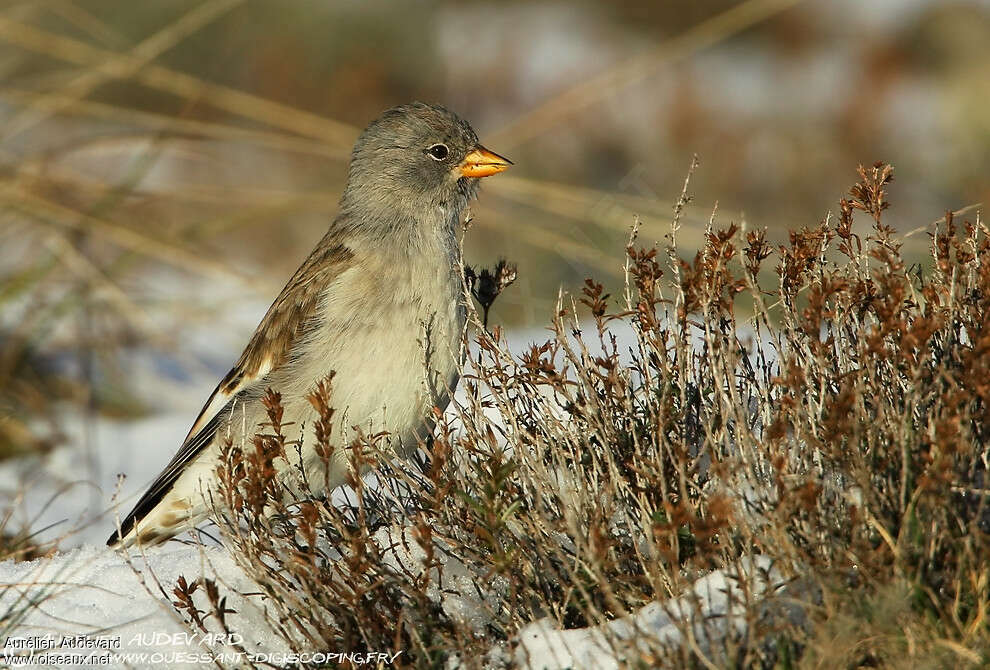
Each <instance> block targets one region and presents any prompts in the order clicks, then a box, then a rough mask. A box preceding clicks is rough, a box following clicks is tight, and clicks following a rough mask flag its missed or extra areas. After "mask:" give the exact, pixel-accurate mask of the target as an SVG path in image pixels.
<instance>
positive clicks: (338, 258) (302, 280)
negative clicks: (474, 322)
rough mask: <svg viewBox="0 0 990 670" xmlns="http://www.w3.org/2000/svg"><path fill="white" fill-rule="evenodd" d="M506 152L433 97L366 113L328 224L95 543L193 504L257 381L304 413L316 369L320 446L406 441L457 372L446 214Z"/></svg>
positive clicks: (240, 424) (340, 471)
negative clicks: (327, 434) (149, 478)
mask: <svg viewBox="0 0 990 670" xmlns="http://www.w3.org/2000/svg"><path fill="white" fill-rule="evenodd" d="M509 165H511V162H510V161H509V160H507V159H505V158H503V157H501V156H499V155H498V154H495V153H492V152H491V151H489V150H488V149H486V148H484V147H483V146H481V145H480V144H479V143H478V137H477V135H476V134H475V132H474V130H472V128H471V126H470V125H468V124H467V123H466V122H465V121H463V120H462V119H460V118H459V117H458V116H457V115H455V114H453V113H452V112H450V111H448V110H446V109H444V108H443V107H439V106H435V105H427V104H423V103H413V104H409V105H402V106H400V107H395V108H393V109H390V110H388V111H387V112H385V113H384V114H383V115H382V116H381V117H380V118H379V119H377V120H376V121H374V122H372V123H371V125H369V126H368V127H367V128H366V129H365V131H364V132H363V133H362V134H361V136H360V137H359V138H358V140H357V143H356V144H355V145H354V150H353V152H352V154H351V163H350V168H349V170H348V176H347V185H346V187H345V189H344V194H343V196H342V197H341V199H340V208H339V213H338V214H337V217H336V218H335V219H334V220H333V222H332V223H331V224H330V229H329V230H328V231H327V233H326V235H324V237H323V239H322V240H321V241H320V243H319V244H318V245H317V246H316V249H315V250H314V251H313V252H312V253H311V254H310V255H309V258H307V259H306V261H305V262H304V263H303V264H302V266H301V267H300V268H299V269H298V270H297V271H296V273H295V274H294V275H293V276H292V278H291V279H290V280H289V282H288V284H286V286H285V288H284V289H282V292H281V294H279V296H278V297H277V298H276V299H275V302H274V303H272V305H271V307H270V308H269V309H268V312H267V313H266V314H265V317H264V319H262V321H261V324H260V325H259V326H258V329H257V330H256V331H255V333H254V335H253V336H252V337H251V340H250V341H249V342H248V344H247V347H246V348H245V349H244V353H242V354H241V357H240V358H239V359H238V361H237V363H236V364H235V365H234V368H233V369H232V370H231V371H230V372H229V373H228V374H227V376H226V377H224V378H223V380H222V381H221V382H220V384H219V385H218V386H217V388H216V390H215V391H214V392H213V395H212V396H211V397H210V399H209V401H208V402H207V403H206V406H205V407H204V408H203V410H202V411H201V412H200V414H199V417H197V419H196V421H195V422H194V423H193V426H192V428H191V429H190V431H189V434H188V436H187V437H186V439H185V441H184V442H183V443H182V447H181V448H180V449H179V452H178V453H177V454H176V455H175V457H174V458H173V459H172V461H171V462H170V463H169V464H168V465H167V466H165V469H164V470H163V471H162V473H161V474H160V475H159V476H158V478H157V479H156V480H155V482H154V483H153V484H152V485H151V487H150V488H149V489H148V490H147V492H145V494H144V495H143V496H142V497H141V499H140V500H139V501H138V503H137V505H136V506H135V507H134V509H133V510H132V511H131V513H130V514H128V515H127V516H126V517H125V518H124V520H123V522H122V523H121V525H120V528H119V529H118V530H117V531H116V532H114V533H113V535H111V537H110V539H109V540H108V541H107V544H108V545H110V546H120V545H123V546H129V545H132V544H134V543H136V542H140V543H141V544H143V545H145V546H147V545H151V544H157V543H159V542H163V541H165V540H167V539H168V538H170V537H172V536H174V535H176V534H177V533H180V532H182V531H184V530H188V529H190V528H192V527H193V526H195V525H196V524H197V523H199V522H200V521H202V520H204V519H205V518H206V517H207V516H209V514H210V511H211V506H210V504H209V501H210V499H211V496H215V495H216V490H217V489H216V485H217V483H216V480H217V476H216V467H217V465H218V463H219V459H220V448H221V445H222V444H223V442H224V441H225V440H227V439H230V440H232V441H233V443H234V444H237V443H238V440H246V439H247V440H249V439H250V438H251V436H252V435H254V434H255V433H256V432H258V427H259V425H260V424H262V423H263V422H264V421H265V420H266V419H265V416H266V415H265V408H264V406H263V404H262V402H261V398H262V395H263V394H264V393H265V391H266V390H267V389H268V388H271V389H274V390H275V391H278V392H279V393H280V394H281V397H282V406H283V410H284V415H283V423H288V422H294V425H295V426H297V427H298V426H307V427H308V426H312V424H313V421H314V419H315V418H317V417H316V410H315V409H314V408H313V406H312V405H311V404H310V402H309V401H308V399H307V396H308V394H310V393H311V392H312V391H313V389H314V388H315V386H316V384H317V382H318V381H320V380H321V379H324V378H326V377H327V376H328V375H329V374H330V373H331V372H332V373H334V376H333V381H332V398H331V404H332V406H333V407H334V409H335V414H334V419H335V421H336V422H337V423H336V425H335V426H334V429H333V431H332V433H331V434H332V435H333V436H335V444H339V445H342V446H346V445H347V444H349V443H350V442H351V441H352V440H353V439H354V438H355V437H356V435H357V431H359V430H360V431H363V433H364V434H366V435H369V434H375V433H378V432H380V431H388V432H389V433H390V434H391V435H392V436H393V440H394V442H395V444H396V447H397V449H398V450H399V451H406V452H408V451H410V450H415V448H416V446H417V444H419V443H420V442H421V441H422V440H423V439H425V438H426V437H428V436H429V435H430V434H431V433H432V430H433V422H432V420H431V417H432V416H433V414H432V409H433V407H439V408H440V409H443V408H444V407H446V405H447V403H448V402H449V400H450V396H451V394H452V393H453V391H454V388H455V387H456V385H457V382H458V379H459V376H460V366H461V360H460V356H459V353H458V352H459V349H460V338H461V334H462V332H463V329H464V325H465V307H464V303H463V301H462V297H461V296H462V289H461V269H460V265H459V264H460V260H459V259H460V255H459V251H458V236H457V230H458V226H459V224H460V221H461V217H462V214H463V212H464V209H465V207H466V205H467V203H468V200H469V199H470V198H471V197H472V196H473V195H474V194H475V192H476V190H477V184H478V179H479V178H480V177H487V176H489V175H493V174H495V173H497V172H501V171H503V170H505V169H506V168H507V167H508V166H509ZM313 432H314V431H312V430H307V431H305V433H304V434H303V435H301V436H300V438H301V439H302V446H301V456H302V465H303V467H304V468H305V469H306V472H307V475H308V477H307V479H308V480H309V482H310V484H311V486H312V487H313V488H315V487H317V486H318V485H322V484H323V483H324V482H325V481H326V479H325V477H324V472H325V470H324V463H323V461H322V460H321V459H320V457H319V456H318V455H317V453H316V449H315V435H313V434H310V433H313ZM344 452H345V450H344V449H335V450H334V452H333V454H334V456H333V458H334V462H333V463H332V468H331V470H332V472H331V477H330V479H329V484H330V486H331V487H333V486H339V485H341V484H343V483H344V482H345V481H346V477H347V468H348V464H347V463H348V459H347V456H346V453H344ZM286 474H287V473H285V472H284V471H283V472H281V473H280V476H282V477H284V476H285V475H286ZM314 492H316V493H318V492H319V491H314ZM217 499H219V498H217Z"/></svg>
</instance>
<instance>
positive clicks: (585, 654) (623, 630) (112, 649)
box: [0, 529, 783, 670]
mask: <svg viewBox="0 0 990 670" xmlns="http://www.w3.org/2000/svg"><path fill="white" fill-rule="evenodd" d="M388 532H389V533H395V532H396V529H392V530H390V531H388ZM399 532H400V533H401V532H402V531H401V530H400V531H399ZM382 533H383V531H379V535H378V536H377V540H378V541H379V542H382V543H387V545H386V546H391V547H393V548H395V550H394V554H393V560H395V561H396V562H402V563H403V564H405V565H406V566H407V567H411V566H413V565H414V564H417V563H419V562H420V561H421V559H422V555H421V553H420V552H419V551H417V550H415V549H413V550H410V549H408V548H409V547H416V546H417V545H416V543H415V542H412V541H407V542H402V541H396V537H395V535H387V534H382ZM407 539H408V538H407ZM401 547H406V549H400V548H401ZM462 567H463V566H460V567H459V566H457V565H456V564H452V563H449V562H448V564H447V565H445V566H444V573H445V575H446V576H447V577H448V578H449V579H450V581H449V582H448V583H447V584H446V585H445V588H444V594H443V596H442V603H443V607H444V609H445V610H446V611H447V612H448V614H450V615H452V616H456V617H458V618H461V619H462V620H466V621H468V622H472V623H474V624H475V625H480V624H481V623H483V617H484V606H483V604H482V603H481V602H479V601H478V600H477V598H476V597H475V596H471V595H468V594H470V593H471V591H472V589H471V584H472V583H473V582H472V580H471V579H470V577H469V575H468V574H467V573H466V571H465V570H462V569H461V568H462ZM180 575H182V576H184V577H185V578H186V581H187V582H192V581H193V580H194V579H196V578H197V577H200V576H202V577H207V578H210V579H214V580H216V581H217V583H218V584H220V585H221V588H222V593H224V594H225V595H227V596H228V601H227V606H228V607H229V608H230V609H232V610H234V613H233V614H230V615H229V616H228V624H229V626H230V629H231V630H233V631H235V633H236V634H237V635H238V637H235V638H233V639H231V638H227V637H225V636H223V635H221V634H219V633H218V632H211V633H210V634H203V633H199V632H196V631H194V630H193V629H192V628H190V627H188V626H186V625H185V624H184V623H183V622H182V621H181V620H180V619H179V617H178V615H177V613H176V611H175V610H174V609H173V608H172V607H171V605H170V604H169V602H168V601H169V600H171V599H172V596H171V588H172V585H173V584H175V583H176V580H177V579H178V578H179V576H180ZM782 584H783V579H782V578H781V576H780V575H779V574H778V573H777V571H776V570H775V569H774V568H773V566H772V564H771V562H770V560H769V559H768V558H766V557H763V556H755V557H747V558H743V559H741V560H740V561H739V563H738V565H737V566H736V567H735V568H734V569H731V570H719V571H715V572H712V573H710V574H708V575H706V576H704V577H702V578H701V579H699V580H697V581H696V582H695V583H694V585H693V587H692V588H691V590H690V591H688V592H687V593H686V594H685V595H683V596H681V597H679V598H674V599H671V600H668V601H666V602H663V603H652V604H650V605H647V606H646V607H644V608H642V609H641V610H639V612H637V613H636V614H635V615H633V616H631V617H627V618H624V619H619V620H616V621H612V622H609V623H607V624H604V625H602V626H599V627H596V628H588V629H579V630H557V629H555V628H554V626H553V624H552V623H551V622H550V621H549V620H548V619H543V620H540V621H537V622H534V623H531V624H529V625H528V626H526V627H525V628H523V629H522V630H521V631H520V633H519V636H518V644H517V645H516V649H515V652H514V658H513V660H514V663H515V665H516V666H517V667H521V668H533V669H538V668H539V669H543V668H546V669H554V668H574V669H576V670H579V669H581V668H589V669H591V668H596V669H609V668H619V667H621V666H623V665H624V664H625V660H626V659H628V658H631V656H630V655H631V654H636V653H637V652H644V653H645V652H647V650H648V647H647V646H646V645H647V644H651V645H657V644H661V645H670V646H676V645H679V644H681V643H682V640H683V635H684V633H685V631H686V630H687V629H688V628H690V629H691V630H692V635H693V637H694V639H695V640H696V641H697V643H698V644H699V645H700V646H701V648H702V649H706V648H708V647H709V646H710V645H711V644H713V643H715V642H717V641H718V640H719V639H721V638H722V637H724V636H725V635H727V634H728V633H729V632H730V631H731V630H733V629H734V630H739V631H741V630H743V628H744V626H745V625H746V620H745V616H744V612H745V607H744V603H746V602H747V601H749V602H752V601H754V600H758V599H760V598H761V597H762V596H763V595H764V594H766V593H768V592H770V591H773V590H774V589H776V588H778V587H779V586H781V585H782ZM0 585H2V586H0V588H2V592H0V612H3V615H2V617H3V619H4V620H5V621H7V622H8V624H7V628H6V631H5V633H6V639H5V644H6V646H5V648H4V649H3V650H0V653H2V654H3V655H4V660H5V662H6V663H7V664H14V663H15V661H14V660H13V659H12V658H11V656H14V655H20V656H21V657H27V656H28V655H29V654H30V653H31V651H30V650H27V649H23V648H18V647H21V646H23V645H25V644H26V645H28V646H29V647H32V648H33V649H34V650H35V653H36V654H39V655H40V654H44V653H54V650H57V649H59V645H58V641H59V640H63V641H65V640H67V644H73V642H74V643H75V644H76V649H72V648H71V647H68V646H62V647H61V648H62V651H63V652H74V653H80V654H85V655H88V656H89V658H90V660H91V661H92V660H99V661H101V662H100V663H99V665H101V666H105V667H113V668H116V667H121V668H123V667H138V668H142V667H155V666H156V665H161V664H167V665H168V666H169V667H175V668H187V667H188V668H192V667H197V666H198V665H200V664H201V663H202V661H203V659H205V658H207V657H210V656H211V655H214V654H215V655H224V656H222V658H224V659H225V660H226V662H227V663H234V662H238V661H243V660H244V659H245V656H243V654H247V655H250V658H252V659H253V660H254V661H256V662H257V661H260V660H265V659H282V660H286V659H290V660H291V656H288V654H289V650H288V649H287V648H286V645H285V643H284V642H283V641H282V640H281V638H279V636H278V635H277V634H276V633H275V631H273V630H272V628H271V627H270V625H269V624H268V622H267V619H266V615H265V611H264V605H263V600H262V598H261V597H260V596H257V595H251V596H245V595H243V594H252V593H254V594H256V593H257V587H256V586H255V585H254V584H252V582H251V581H250V580H249V579H248V578H247V577H246V576H245V575H244V574H243V573H242V572H241V571H240V570H239V569H238V568H237V566H236V565H235V563H234V561H233V559H232V558H231V557H230V556H229V555H228V554H227V553H226V552H225V551H224V550H223V549H220V548H216V547H212V548H211V547H202V546H199V545H193V544H186V545H179V544H167V545H163V546H160V547H156V548H154V549H151V550H149V551H148V552H147V554H146V555H144V556H131V557H130V559H128V558H125V557H123V556H121V555H119V554H117V553H115V552H111V551H109V550H107V549H105V548H102V547H93V546H84V547H80V548H77V549H73V550H71V551H69V552H66V553H60V554H56V555H55V556H53V557H50V558H43V559H38V560H35V561H32V562H14V561H6V562H3V563H0ZM199 595H200V596H202V590H201V591H200V594H199ZM437 597H441V596H439V594H438V595H437ZM747 599H748V600H747ZM199 606H200V609H206V608H207V606H206V605H205V601H204V602H203V603H201V604H200V605H199ZM63 636H65V637H64V638H63ZM80 636H83V637H80ZM80 639H82V640H84V642H82V643H80V642H79V641H78V640H80ZM11 640H14V642H11ZM86 641H88V642H86ZM83 645H89V646H88V647H86V646H83ZM100 645H102V646H100ZM399 651H401V650H378V652H377V653H381V654H394V653H397V652H399ZM496 651H498V650H496ZM328 653H330V654H334V653H336V654H341V653H346V650H341V651H331V652H328ZM239 654H240V655H239ZM35 659H36V660H37V659H38V656H37V655H36V656H35ZM77 660H78V659H77ZM328 660H333V659H328ZM39 664H43V663H39Z"/></svg>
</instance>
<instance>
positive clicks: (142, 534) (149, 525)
mask: <svg viewBox="0 0 990 670" xmlns="http://www.w3.org/2000/svg"><path fill="white" fill-rule="evenodd" d="M135 512H137V510H135V511H134V512H131V514H129V515H128V516H127V517H126V518H125V519H124V521H123V523H121V525H120V527H119V528H118V529H117V530H115V531H114V532H113V534H112V535H111V536H110V538H109V539H108V540H107V546H108V547H112V548H114V549H121V548H129V547H133V546H135V545H140V546H141V547H153V546H155V545H156V544H161V543H162V542H165V541H166V540H169V539H171V538H172V537H175V536H176V535H178V534H179V533H182V532H184V531H187V530H191V529H192V528H194V527H195V526H196V524H197V523H199V522H200V521H202V520H203V519H204V518H205V514H203V513H202V512H197V511H195V510H193V509H192V507H191V506H190V505H189V504H188V503H187V502H186V501H184V500H169V499H165V500H162V501H161V502H159V503H158V504H157V505H155V506H154V507H153V508H151V509H150V510H148V511H147V512H145V513H144V514H143V515H142V516H141V517H140V518H138V517H137V515H136V514H135Z"/></svg>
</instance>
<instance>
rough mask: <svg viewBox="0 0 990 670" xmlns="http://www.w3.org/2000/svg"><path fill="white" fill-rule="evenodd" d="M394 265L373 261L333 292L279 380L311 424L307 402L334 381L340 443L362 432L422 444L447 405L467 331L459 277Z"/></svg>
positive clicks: (447, 270) (421, 266) (423, 266)
mask: <svg viewBox="0 0 990 670" xmlns="http://www.w3.org/2000/svg"><path fill="white" fill-rule="evenodd" d="M388 260H389V259H387V258H380V257H379V258H375V259H372V260H369V261H367V262H365V263H363V264H362V265H361V266H359V267H358V268H353V269H350V270H348V271H346V272H344V273H343V274H341V276H340V277H338V278H337V279H336V280H335V281H334V282H333V283H332V284H331V285H330V286H328V287H327V289H326V290H325V291H324V294H323V296H321V302H320V309H319V315H318V321H317V324H316V325H315V327H314V328H313V330H312V331H311V332H310V333H309V335H308V336H307V337H306V339H305V341H304V342H303V343H301V346H300V348H299V355H298V356H296V357H295V358H294V360H293V361H292V362H291V363H290V364H289V365H288V366H286V369H285V370H282V371H279V374H278V375H277V376H276V378H273V379H272V382H273V386H274V385H275V384H279V383H280V384H281V386H282V387H283V391H282V393H283V399H284V400H286V401H288V402H289V403H290V404H291V405H292V407H291V412H290V411H289V410H290V408H289V407H287V408H286V409H287V413H289V414H292V415H296V416H295V417H294V418H295V419H298V420H299V422H300V423H302V421H303V420H304V419H305V417H309V420H308V421H306V423H307V424H311V423H312V420H311V418H312V408H311V407H310V405H309V403H308V402H306V401H305V396H306V395H307V394H308V393H309V392H310V391H311V390H312V388H313V386H314V385H315V384H316V382H317V381H318V380H319V379H321V378H323V377H325V376H327V375H329V374H330V372H331V371H333V372H334V377H333V382H332V389H333V395H332V399H331V402H332V404H333V406H334V409H335V410H336V412H337V418H338V420H339V424H338V425H339V426H340V430H341V437H342V438H344V437H346V435H345V434H346V433H349V432H350V431H352V430H353V427H358V428H359V429H360V430H363V431H365V432H367V433H377V432H379V431H383V430H384V431H388V432H390V433H393V434H395V435H398V436H400V437H401V438H402V441H403V442H404V443H408V442H410V441H413V442H414V441H415V439H416V435H417V434H418V433H422V432H423V430H424V427H426V425H427V424H428V422H429V416H430V415H431V413H432V408H433V407H434V406H437V407H440V408H444V407H446V405H447V403H448V402H449V398H450V395H451V393H452V392H453V389H454V387H455V386H456V384H457V380H458V375H459V371H460V360H459V348H460V334H461V332H462V330H463V326H464V310H463V306H462V304H461V301H460V291H459V276H458V275H457V274H455V271H454V268H452V267H450V266H449V265H448V264H446V263H443V264H441V266H442V267H439V268H438V267H437V266H436V264H433V265H432V266H431V265H430V264H428V263H416V264H412V263H405V264H398V265H393V266H391V267H387V266H386V265H387V263H388ZM444 265H446V267H443V266H444ZM430 427H431V425H430ZM420 437H425V435H420ZM406 446H409V445H408V444H407V445H406Z"/></svg>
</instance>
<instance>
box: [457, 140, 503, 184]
mask: <svg viewBox="0 0 990 670" xmlns="http://www.w3.org/2000/svg"><path fill="white" fill-rule="evenodd" d="M510 165H512V161H510V160H509V159H508V158H504V157H503V156H499V155H498V154H497V153H495V152H494V151H489V150H488V149H486V148H485V147H483V146H481V145H480V144H479V145H478V146H476V147H475V148H474V149H471V151H469V152H468V155H467V156H465V157H464V160H462V161H461V163H460V165H458V166H457V167H458V168H459V169H460V171H461V176H462V177H488V176H490V175H493V174H498V173H499V172H501V171H502V170H506V169H508V167H509V166H510Z"/></svg>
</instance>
